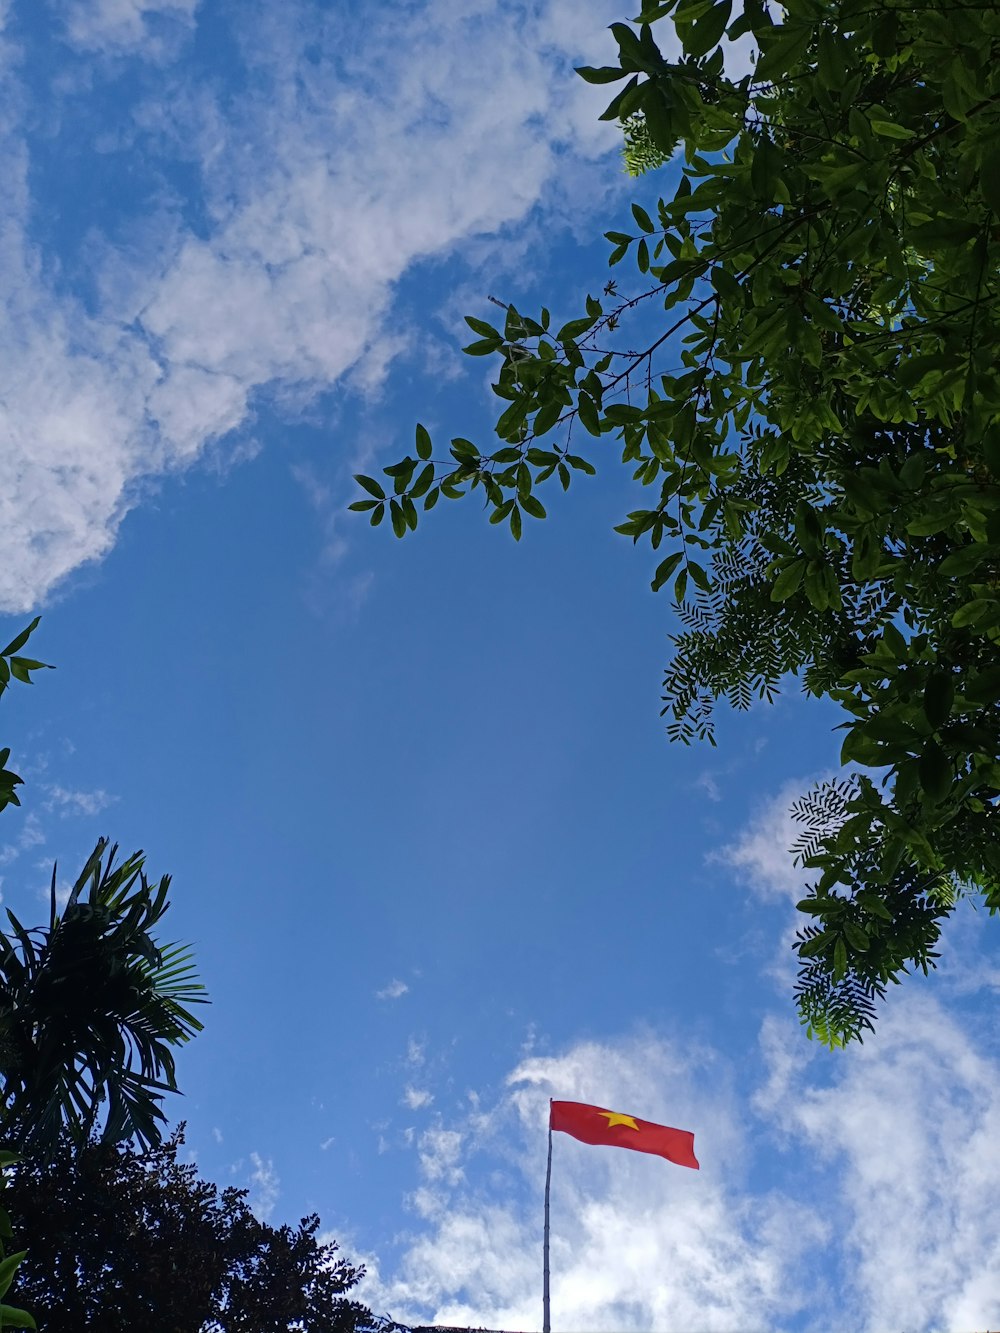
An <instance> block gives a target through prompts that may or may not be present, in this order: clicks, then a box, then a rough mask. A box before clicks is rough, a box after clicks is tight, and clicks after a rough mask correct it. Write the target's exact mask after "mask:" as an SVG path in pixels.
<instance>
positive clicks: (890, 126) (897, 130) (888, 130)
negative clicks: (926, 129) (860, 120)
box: [869, 120, 914, 139]
mask: <svg viewBox="0 0 1000 1333" xmlns="http://www.w3.org/2000/svg"><path fill="white" fill-rule="evenodd" d="M869 124H870V125H871V127H872V129H873V130H874V131H875V133H876V134H881V135H882V137H883V138H884V139H912V138H913V137H914V132H913V130H908V129H907V128H906V126H905V125H897V124H896V123H895V122H894V121H891V120H870V121H869Z"/></svg>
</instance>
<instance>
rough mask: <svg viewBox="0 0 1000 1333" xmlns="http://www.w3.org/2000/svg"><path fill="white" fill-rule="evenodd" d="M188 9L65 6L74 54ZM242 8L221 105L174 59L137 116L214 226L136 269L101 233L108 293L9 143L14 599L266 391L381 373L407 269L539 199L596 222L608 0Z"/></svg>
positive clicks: (104, 548)
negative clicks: (68, 259)
mask: <svg viewBox="0 0 1000 1333" xmlns="http://www.w3.org/2000/svg"><path fill="white" fill-rule="evenodd" d="M194 9H195V6H194V3H193V0H181V2H179V3H175V4H174V5H172V6H170V5H164V4H162V3H160V4H157V5H153V4H151V3H146V2H144V0H101V3H98V4H96V5H95V4H94V3H93V0H87V4H86V6H84V5H81V6H79V7H77V6H71V7H70V8H69V9H68V11H66V13H67V22H68V23H69V25H70V27H69V31H70V33H71V35H72V34H75V38H74V39H75V40H76V41H78V42H79V43H82V44H87V43H88V42H89V43H92V44H94V45H100V44H101V43H104V44H106V45H108V44H110V45H114V44H115V43H117V44H118V45H119V46H124V45H128V44H129V43H132V44H136V43H139V42H141V40H142V32H143V31H144V30H145V29H146V28H148V26H149V22H150V21H151V20H152V19H153V18H154V17H155V16H157V15H158V16H159V17H161V18H162V17H163V16H164V15H173V16H174V17H175V18H177V17H180V18H181V19H185V18H190V17H191V16H192V15H193V14H194ZM243 12H244V13H245V15H247V16H248V17H247V18H246V20H245V21H244V23H243V24H242V27H241V34H240V35H241V39H242V40H243V43H244V48H243V50H244V56H245V59H246V62H247V65H248V68H249V70H250V72H251V74H252V78H250V80H249V91H247V92H246V93H245V94H242V95H241V96H238V97H231V98H229V99H227V100H226V102H225V103H224V105H225V108H226V110H225V113H223V111H222V110H220V106H221V105H223V103H219V104H217V103H215V102H213V101H212V96H213V95H212V93H211V91H210V89H208V88H206V87H205V86H204V85H202V86H199V87H197V88H195V87H193V86H191V85H190V84H189V83H186V82H185V79H186V78H187V77H188V76H187V75H186V74H185V72H184V71H183V68H182V67H180V66H179V67H178V68H177V69H176V70H175V71H174V72H173V73H172V74H171V78H172V79H173V80H174V82H173V83H171V84H169V86H168V85H166V84H165V85H164V93H163V97H162V99H161V100H160V101H159V102H158V103H156V104H146V105H145V106H144V107H136V108H132V109H131V111H130V113H129V115H130V119H131V122H132V123H133V124H134V125H136V126H138V130H137V131H136V132H137V133H141V135H142V136H144V137H143V138H142V141H141V142H142V145H143V148H144V150H145V151H147V152H152V151H154V149H156V150H157V151H162V150H163V149H164V146H166V147H167V148H169V149H170V150H171V151H175V152H176V153H178V154H181V155H187V156H191V155H193V156H194V157H195V159H196V163H195V165H196V166H197V167H198V169H199V170H200V173H201V179H202V181H203V184H204V191H205V193H204V199H203V200H202V201H200V202H201V203H203V205H204V209H205V214H206V216H207V219H208V221H207V226H206V227H205V228H204V229H203V232H202V233H200V234H198V235H195V234H193V233H191V232H187V231H184V230H178V227H177V225H175V224H174V223H173V222H171V221H170V220H169V219H170V217H171V216H172V214H171V213H170V212H169V211H168V213H167V215H166V217H167V220H166V221H165V220H164V215H162V214H156V215H155V216H152V217H151V218H150V220H149V222H148V223H147V224H142V225H143V226H145V227H146V230H145V231H143V230H141V227H140V224H136V226H137V227H140V230H137V231H136V232H135V234H134V235H132V236H130V237H129V240H128V245H127V247H126V249H127V250H128V252H129V253H130V254H132V255H134V256H137V258H135V259H134V261H132V260H130V261H124V260H123V259H122V246H121V245H120V244H116V245H115V246H114V247H112V246H110V245H108V246H107V247H106V248H105V251H104V253H103V255H102V253H101V251H100V246H99V245H97V244H96V243H95V244H94V245H92V246H91V251H90V253H91V255H92V259H93V262H92V263H90V264H89V265H88V269H89V271H91V272H92V274H93V279H94V284H95V290H96V291H97V293H98V301H97V305H96V307H95V306H93V305H90V306H85V305H84V304H83V303H82V302H80V301H77V300H75V299H74V298H73V296H72V295H71V294H67V287H66V284H65V283H62V282H58V281H57V280H56V279H57V276H58V274H59V270H60V263H59V256H56V255H53V254H51V253H48V252H43V251H40V250H39V249H38V247H37V245H36V244H35V242H34V240H33V237H32V233H31V231H30V227H29V219H31V217H32V215H33V209H34V207H35V205H34V202H33V201H32V199H31V198H30V192H29V189H28V181H29V163H28V161H27V157H26V152H25V149H24V146H23V144H21V143H20V142H19V141H18V140H16V139H13V140H10V141H9V142H7V143H6V144H5V145H3V146H2V159H3V160H2V166H3V170H4V182H5V198H4V212H5V216H4V217H3V218H0V224H2V226H0V273H2V274H3V279H2V280H3V283H4V284H5V292H4V293H3V302H4V308H3V309H2V310H0V339H2V341H3V345H2V346H0V367H2V370H0V378H2V380H3V383H2V385H0V390H2V393H0V400H2V402H3V404H4V408H3V411H2V412H0V429H2V430H3V432H4V436H5V439H6V440H7V445H6V447H5V450H4V453H3V458H2V459H0V497H2V500H0V519H2V524H0V534H2V539H3V541H4V543H5V546H4V550H3V559H2V561H0V608H2V609H5V610H12V611H13V610H23V609H26V608H27V607H29V606H33V605H35V604H36V603H37V602H38V601H39V600H40V599H42V598H43V597H44V596H45V595H46V594H47V593H48V592H49V591H50V590H51V589H52V588H54V587H55V586H56V585H57V584H58V583H59V582H60V580H62V579H63V578H64V577H65V576H66V575H67V574H68V573H69V572H71V571H72V570H74V569H76V568H77V567H79V566H80V565H81V564H84V563H86V562H88V561H93V560H97V559H100V558H101V557H102V556H104V555H106V554H107V552H108V551H109V550H110V549H111V547H112V545H113V543H114V540H115V535H116V532H117V529H118V526H119V524H120V523H121V521H122V519H123V517H124V515H125V514H126V513H127V512H128V510H129V509H130V508H132V507H133V506H134V505H135V504H136V503H137V502H138V501H139V500H140V499H141V495H142V486H143V484H144V479H148V478H151V477H156V476H158V475H160V474H163V473H165V472H169V471H170V470H172V469H178V468H184V467H187V466H190V464H191V463H192V462H193V461H194V460H195V459H197V458H198V457H199V456H201V455H202V453H203V452H204V450H205V447H206V445H207V444H208V443H209V442H211V441H212V440H216V439H219V438H220V437H223V436H225V435H226V433H227V432H230V431H233V430H234V429H236V428H237V427H240V426H242V425H244V424H245V423H247V421H248V420H249V418H250V415H251V412H252V403H253V399H254V395H255V394H256V393H258V392H259V391H260V390H262V389H264V388H266V387H268V386H270V387H271V389H274V388H275V386H281V387H282V391H283V392H292V393H294V395H297V399H298V401H301V402H305V401H308V399H309V398H310V397H311V396H312V395H314V394H315V393H316V392H318V391H319V390H321V389H324V388H327V387H329V386H330V385H331V384H333V383H334V382H336V381H337V380H339V379H341V378H342V377H344V376H345V375H347V374H349V373H350V372H352V370H353V371H356V372H357V375H359V376H360V380H359V381H358V382H359V384H360V385H361V387H363V386H364V384H368V385H369V386H371V384H373V383H377V381H378V378H379V376H380V375H382V374H384V373H385V366H386V364H387V361H388V359H389V358H390V357H391V356H392V355H393V354H394V352H395V350H396V347H397V345H398V335H396V334H395V333H393V331H392V330H391V329H390V328H389V326H388V315H389V312H390V309H391V304H392V295H393V289H394V284H395V283H396V281H397V280H398V279H399V278H400V277H401V275H403V274H404V273H405V272H406V271H407V270H408V269H409V268H411V267H412V266H413V265H414V264H415V263H418V262H419V261H420V260H422V259H424V258H427V257H430V256H437V255H443V254H445V253H448V252H449V251H451V250H452V249H454V247H456V246H457V245H459V244H460V243H463V242H465V241H467V240H468V239H469V238H471V237H474V236H476V235H482V236H487V235H488V236H495V235H496V234H497V233H499V232H500V231H502V229H503V228H504V227H506V226H508V225H509V224H513V223H517V222H520V221H522V220H523V219H524V218H525V216H526V215H527V214H528V212H529V211H530V210H531V209H532V208H533V207H534V206H535V205H536V204H539V203H540V202H542V201H544V204H545V207H546V209H547V210H548V212H549V214H550V216H552V217H564V216H573V217H577V218H582V217H583V215H584V213H585V208H584V207H583V205H584V204H587V205H591V206H592V204H593V202H594V197H595V196H596V195H598V194H599V192H600V189H602V188H606V187H607V179H608V178H607V172H606V170H604V169H602V172H601V175H600V176H596V175H595V176H588V175H587V172H586V170H585V164H586V161H587V160H589V159H591V158H593V157H594V155H596V154H598V153H599V152H600V151H602V150H603V149H605V148H606V147H607V146H608V145H609V143H611V142H613V137H614V131H613V130H612V129H609V127H608V126H606V125H597V123H596V118H597V115H598V113H599V111H600V110H601V106H602V97H603V94H604V91H606V90H603V89H600V88H598V89H594V88H590V87H589V86H588V85H585V84H583V83H582V81H581V80H579V79H577V78H575V76H574V75H573V74H572V72H571V69H570V65H571V63H572V61H573V60H574V59H579V58H581V57H582V58H585V59H595V60H600V59H603V56H602V54H601V52H602V50H604V51H608V50H609V47H610V39H609V37H608V35H607V34H606V33H605V32H604V31H603V29H604V26H605V24H606V23H607V22H608V21H609V19H610V18H613V17H615V16H616V14H617V7H616V6H615V5H613V4H611V3H610V0H602V2H601V3H600V4H594V5H592V6H589V7H588V8H587V11H586V14H585V15H584V14H583V12H582V11H581V10H580V8H579V6H575V5H574V6H569V5H567V3H566V0H549V3H546V4H541V5H540V6H539V7H538V8H537V10H536V9H534V8H533V7H528V8H527V9H522V8H520V7H517V6H513V7H512V6H501V5H499V4H497V3H495V2H493V0H490V3H486V2H485V0H481V2H480V3H478V4H473V5H466V6H461V7H455V6H454V5H452V4H450V3H445V0H432V3H428V4H426V5H424V6H421V7H419V8H413V9H409V10H407V11H397V10H395V9H394V10H392V11H391V13H389V14H388V15H386V16H383V17H382V19H381V20H380V19H379V18H378V16H369V15H367V14H365V15H364V16H363V17H359V16H356V17H355V18H354V19H353V20H352V19H350V18H349V17H345V14H344V12H343V11H341V10H337V11H335V12H328V11H327V10H326V9H325V8H324V7H323V6H320V5H319V4H305V3H302V4H295V3H289V4H288V5H283V6H281V7H280V8H263V7H261V8H254V7H250V6H248V7H247V9H246V10H245V11H243ZM352 22H353V23H354V24H355V25H356V26H355V27H351V23H352ZM345 23H346V24H347V25H348V27H349V29H350V31H349V33H345V31H344V28H345ZM348 37H349V40H347V38H348ZM316 51H319V52H320V56H319V58H314V57H315V53H316ZM121 151H128V150H125V149H123V150H121ZM130 151H133V152H135V151H137V148H136V147H133V148H132V149H131V150H130ZM600 182H603V184H600ZM576 194H579V196H580V198H579V200H578V203H579V204H580V207H574V208H572V209H568V208H565V207H564V205H565V201H566V199H567V198H569V197H571V196H572V197H575V195H576ZM154 212H155V210H154Z"/></svg>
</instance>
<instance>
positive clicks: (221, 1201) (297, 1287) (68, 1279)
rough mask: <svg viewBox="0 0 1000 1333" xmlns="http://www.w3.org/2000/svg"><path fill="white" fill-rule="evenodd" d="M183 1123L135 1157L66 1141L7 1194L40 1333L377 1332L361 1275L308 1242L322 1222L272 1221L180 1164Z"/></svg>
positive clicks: (32, 1164)
mask: <svg viewBox="0 0 1000 1333" xmlns="http://www.w3.org/2000/svg"><path fill="white" fill-rule="evenodd" d="M183 1144H184V1133H183V1126H181V1127H180V1128H179V1129H177V1130H175V1131H174V1133H173V1134H172V1135H171V1136H170V1137H169V1138H168V1139H166V1140H165V1141H164V1142H162V1143H160V1144H159V1145H158V1146H157V1147H154V1148H151V1149H149V1150H148V1151H147V1152H146V1153H145V1154H140V1153H139V1152H137V1151H136V1149H135V1148H133V1147H131V1146H127V1145H117V1146H116V1145H114V1144H111V1143H101V1142H99V1141H96V1140H93V1139H92V1140H91V1141H89V1142H88V1143H86V1144H85V1145H83V1146H82V1147H81V1146H80V1145H78V1144H76V1143H74V1142H73V1141H71V1140H70V1139H69V1137H68V1136H67V1135H63V1136H62V1137H61V1139H60V1141H59V1143H58V1145H57V1147H56V1149H55V1150H54V1152H53V1153H52V1154H51V1155H50V1156H49V1157H48V1158H47V1159H32V1160H30V1161H24V1162H22V1163H21V1165H20V1166H18V1167H17V1169H16V1171H15V1173H14V1176H13V1181H12V1183H11V1184H10V1186H9V1188H8V1203H9V1208H10V1212H11V1216H12V1220H13V1226H14V1235H15V1237H17V1236H18V1235H20V1234H21V1233H22V1231H23V1233H24V1234H25V1236H26V1237H30V1246H29V1247H28V1253H27V1257H26V1258H25V1260H24V1262H23V1263H22V1265H21V1268H20V1271H19V1274H18V1280H19V1291H20V1295H21V1297H22V1299H24V1301H25V1302H26V1303H27V1304H28V1305H30V1307H31V1308H32V1309H33V1310H34V1311H35V1313H36V1314H37V1316H38V1319H39V1323H40V1325H41V1327H42V1328H44V1329H45V1331H46V1333H82V1330H84V1329H98V1328H99V1329H101V1330H102V1333H119V1330H120V1333H135V1330H138V1329H141V1330H142V1331H143V1333H279V1330H280V1333H289V1331H291V1330H302V1333H362V1331H363V1330H375V1329H377V1328H379V1327H382V1324H381V1322H380V1321H378V1320H375V1319H374V1317H373V1316H372V1314H371V1312H370V1311H369V1310H367V1309H366V1308H365V1307H364V1306H363V1305H361V1304H359V1303H358V1302H356V1301H353V1300H351V1299H349V1298H348V1297H347V1296H346V1295H345V1293H346V1292H348V1291H349V1290H350V1289H351V1288H352V1287H353V1286H354V1285H355V1284H356V1283H357V1282H358V1281H359V1279H360V1278H361V1276H362V1274H363V1271H364V1270H363V1269H361V1268H357V1267H354V1266H353V1265H351V1264H349V1263H348V1262H347V1261H346V1260H345V1259H343V1258H342V1257H341V1256H340V1255H339V1254H338V1252H337V1246H336V1245H335V1244H333V1243H324V1242H321V1241H320V1240H319V1239H318V1238H317V1234H316V1233H317V1231H318V1228H319V1218H318V1217H315V1216H312V1217H305V1218H303V1219H302V1220H301V1222H300V1223H299V1225H298V1226H297V1227H291V1226H280V1227H273V1226H269V1225H268V1224H267V1223H264V1222H260V1221H258V1220H257V1218H256V1217H254V1215H253V1213H252V1212H251V1210H250V1208H249V1207H248V1205H247V1202H246V1198H247V1191H246V1190H241V1189H234V1188H227V1189H223V1190H221V1191H220V1190H219V1189H218V1187H217V1186H216V1185H214V1184H211V1183H210V1182H208V1181H205V1180H202V1179H201V1178H200V1177H199V1176H198V1173H197V1170H196V1168H195V1167H194V1166H193V1165H191V1164H190V1163H184V1162H182V1161H178V1155H179V1153H180V1151H181V1149H182V1147H183Z"/></svg>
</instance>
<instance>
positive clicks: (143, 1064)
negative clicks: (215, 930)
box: [0, 618, 205, 1328]
mask: <svg viewBox="0 0 1000 1333" xmlns="http://www.w3.org/2000/svg"><path fill="white" fill-rule="evenodd" d="M37 625H38V619H37V618H36V619H35V620H33V621H32V622H31V624H30V625H29V626H28V627H27V629H25V630H24V631H22V633H21V634H19V635H18V636H17V637H16V638H15V639H14V640H13V641H12V642H11V643H9V644H8V645H7V647H6V648H5V649H4V650H3V652H2V653H0V695H2V694H3V692H4V690H5V689H6V688H7V686H8V684H9V683H10V681H11V679H12V678H13V679H17V680H21V681H24V682H25V683H28V684H30V683H31V676H30V673H31V672H32V671H34V670H37V669H39V668H41V667H43V666H44V665H45V664H44V663H42V662H37V661H35V660H34V659H31V658H26V657H22V656H20V655H19V654H20V650H21V649H22V648H23V647H24V645H25V643H26V642H27V640H28V638H29V637H30V635H31V634H32V633H33V631H34V630H35V628H36V627H37ZM9 755H10V750H9V749H4V750H2V751H0V810H3V809H4V808H6V807H7V806H8V805H19V804H20V801H19V800H18V796H17V793H16V791H15V787H16V786H18V785H20V784H21V778H20V777H19V776H18V775H17V774H16V773H14V772H13V771H11V770H8V769H7V767H6V764H7V760H8V758H9ZM117 850H118V849H117V847H112V848H111V849H110V850H109V849H108V843H107V839H105V838H101V839H100V840H99V841H98V843H97V846H96V847H95V849H94V851H93V853H92V854H91V855H90V857H89V858H88V860H87V863H86V865H85V866H84V868H83V871H82V872H81V874H80V876H79V878H78V879H77V881H76V883H75V884H74V886H73V888H72V890H71V891H70V893H69V896H68V898H67V900H66V903H65V905H64V906H63V907H62V908H61V909H60V907H59V905H58V897H57V892H56V869H55V867H53V870H52V883H51V891H50V904H49V920H48V924H47V925H46V926H38V927H25V926H24V925H22V923H21V922H20V921H19V920H18V918H17V917H16V916H15V915H14V913H13V912H12V911H11V910H10V909H9V908H8V909H7V918H8V921H9V922H10V928H11V929H10V933H6V932H0V1142H2V1145H3V1147H2V1150H0V1192H3V1191H4V1190H5V1187H6V1185H7V1184H8V1170H9V1168H11V1167H15V1166H16V1165H17V1164H18V1163H19V1162H21V1163H22V1165H21V1167H20V1168H19V1169H21V1170H24V1171H25V1172H27V1171H29V1170H32V1169H34V1170H41V1169H42V1167H41V1166H40V1165H39V1163H40V1162H42V1161H44V1160H46V1158H47V1156H48V1155H49V1154H51V1153H52V1152H53V1151H54V1150H55V1149H56V1148H57V1146H58V1145H59V1143H60V1141H64V1142H70V1141H73V1142H77V1143H80V1142H87V1141H88V1140H89V1139H90V1138H91V1137H92V1136H93V1135H94V1134H95V1133H97V1132H98V1130H99V1131H100V1133H101V1137H102V1141H103V1142H104V1143H106V1144H110V1143H114V1142H116V1141H118V1140H121V1139H126V1140H131V1139H136V1140H138V1142H139V1143H140V1144H142V1145H143V1146H146V1147H148V1146H151V1145H154V1144H158V1143H159V1142H160V1139H161V1126H162V1124H163V1123H164V1122H165V1119H166V1117H165V1116H164V1113H163V1110H162V1108H161V1102H162V1100H163V1095H164V1093H166V1092H175V1091H176V1090H177V1083H176V1077H175V1066H174V1056H173V1049H174V1048H175V1047H177V1046H179V1045H182V1044H183V1043H184V1042H186V1041H188V1040H189V1039H190V1037H191V1036H193V1035H194V1034H195V1033H196V1032H198V1031H200V1029H201V1026H202V1025H201V1023H200V1022H199V1020H198V1019H197V1018H196V1017H195V1015H194V1013H193V1012H192V1010H191V1007H190V1006H191V1005H193V1004H200V1003H204V1002H205V993H204V987H203V986H202V985H201V984H200V982H198V980H197V978H196V975H195V972H194V967H193V964H192V961H191V956H190V952H189V950H188V949H187V948H186V947H185V946H183V945H177V944H166V945H162V944H160V943H159V942H158V940H157V939H156V938H155V936H154V935H153V934H152V932H153V930H154V929H155V928H156V927H157V926H158V925H159V923H160V922H161V920H162V918H163V916H164V913H165V912H166V911H167V908H168V907H169V905H170V904H169V901H168V898H167V894H168V892H169V887H170V877H169V876H164V877H163V878H162V879H161V880H160V881H159V883H158V884H156V885H155V886H153V885H151V884H150V882H149V881H148V880H147V878H146V875H145V871H144V860H143V856H142V853H141V852H137V853H136V854H135V855H133V856H131V857H129V858H128V859H127V860H126V861H124V862H123V863H121V864H118V865H116V864H115V857H116V853H117ZM22 1154H29V1155H30V1157H31V1159H32V1166H31V1167H28V1166H25V1165H24V1164H23V1159H22ZM3 1197H4V1198H6V1194H5V1193H3ZM11 1236H12V1233H11V1227H10V1219H9V1216H8V1213H7V1210H6V1209H5V1208H4V1207H2V1206H0V1301H2V1300H3V1298H4V1296H5V1295H6V1293H7V1291H8V1290H9V1288H10V1286H11V1283H12V1281H13V1279H14V1276H15V1274H16V1273H17V1270H18V1266H19V1264H20V1263H21V1262H22V1261H23V1259H24V1257H25V1251H19V1252H15V1253H14V1254H11V1255H9V1256H7V1257H4V1253H5V1249H6V1248H8V1246H9V1242H10V1240H11ZM21 1239H22V1240H23V1239H24V1234H23V1231H22V1233H21ZM29 1240H30V1241H31V1243H32V1245H33V1243H34V1238H33V1237H29ZM66 1271H67V1274H70V1275H71V1273H72V1270H71V1269H67V1270H66ZM69 1280H70V1285H71V1286H72V1285H73V1279H72V1276H70V1279H69ZM18 1294H19V1295H20V1288H19V1292H18ZM0 1327H9V1328H34V1327H35V1323H34V1320H33V1318H32V1315H31V1314H30V1313H26V1312H25V1311H24V1310H23V1309H20V1308H17V1307H14V1306H10V1305H7V1304H0Z"/></svg>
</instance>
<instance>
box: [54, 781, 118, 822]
mask: <svg viewBox="0 0 1000 1333" xmlns="http://www.w3.org/2000/svg"><path fill="white" fill-rule="evenodd" d="M46 793H47V799H46V802H45V808H46V810H58V811H59V813H60V815H62V816H63V817H64V818H65V817H66V816H69V815H97V814H100V812H101V811H102V810H106V809H107V808H108V806H109V805H113V804H114V802H115V801H116V800H117V799H118V798H117V797H116V796H109V795H108V793H107V792H106V791H105V790H104V788H103V787H98V788H96V789H95V790H93V791H73V790H71V789H70V788H68V787H60V786H59V785H58V784H55V785H52V786H50V787H47V788H46Z"/></svg>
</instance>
